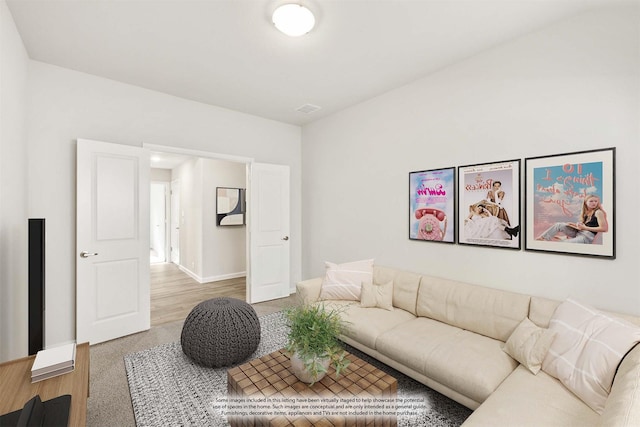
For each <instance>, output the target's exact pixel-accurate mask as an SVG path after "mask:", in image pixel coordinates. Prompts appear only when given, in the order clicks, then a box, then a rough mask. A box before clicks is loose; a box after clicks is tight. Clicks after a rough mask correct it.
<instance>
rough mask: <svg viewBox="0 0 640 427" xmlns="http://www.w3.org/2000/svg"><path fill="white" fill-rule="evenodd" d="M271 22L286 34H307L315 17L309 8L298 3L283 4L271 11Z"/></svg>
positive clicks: (314, 22) (292, 35)
mask: <svg viewBox="0 0 640 427" xmlns="http://www.w3.org/2000/svg"><path fill="white" fill-rule="evenodd" d="M272 19H273V24H274V25H275V26H276V28H277V29H278V30H280V31H282V32H283V33H285V34H286V35H288V36H291V37H298V36H301V35H304V34H307V33H308V32H309V31H311V30H312V29H313V26H314V25H315V24H316V18H315V17H314V16H313V13H311V11H310V10H309V9H307V8H306V7H304V6H301V5H299V4H293V3H289V4H283V5H282V6H280V7H278V8H277V9H276V10H275V11H274V12H273V16H272Z"/></svg>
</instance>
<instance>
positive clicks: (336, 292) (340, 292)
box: [320, 259, 373, 301]
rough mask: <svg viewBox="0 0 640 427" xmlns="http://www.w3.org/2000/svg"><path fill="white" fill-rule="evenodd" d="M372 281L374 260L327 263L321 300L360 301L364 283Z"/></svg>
mask: <svg viewBox="0 0 640 427" xmlns="http://www.w3.org/2000/svg"><path fill="white" fill-rule="evenodd" d="M372 281H373V260H372V259H366V260H362V261H353V262H347V263H343V264H334V263H332V262H325V276H324V280H323V281H322V288H321V289H320V299H321V300H328V299H334V300H351V301H360V288H361V287H362V283H363V282H372Z"/></svg>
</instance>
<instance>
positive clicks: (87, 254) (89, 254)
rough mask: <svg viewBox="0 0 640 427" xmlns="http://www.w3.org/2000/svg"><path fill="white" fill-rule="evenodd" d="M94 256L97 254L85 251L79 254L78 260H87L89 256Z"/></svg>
mask: <svg viewBox="0 0 640 427" xmlns="http://www.w3.org/2000/svg"><path fill="white" fill-rule="evenodd" d="M96 255H98V253H97V252H87V251H82V252H80V258H89V257H90V256H96Z"/></svg>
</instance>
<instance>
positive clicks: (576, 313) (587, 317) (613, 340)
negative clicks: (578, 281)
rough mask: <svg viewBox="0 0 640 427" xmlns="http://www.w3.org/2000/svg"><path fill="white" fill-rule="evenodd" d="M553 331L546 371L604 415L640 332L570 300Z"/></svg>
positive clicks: (554, 321)
mask: <svg viewBox="0 0 640 427" xmlns="http://www.w3.org/2000/svg"><path fill="white" fill-rule="evenodd" d="M549 330H551V331H554V332H555V333H556V337H555V339H554V341H553V344H552V345H551V348H550V349H549V352H548V353H547V356H546V357H545V359H544V362H543V364H542V369H543V370H544V371H545V372H547V373H548V374H549V375H552V376H554V377H556V378H558V379H559V380H560V381H561V382H562V383H563V384H564V385H565V386H567V388H569V389H570V390H571V391H573V392H574V393H575V394H576V395H577V396H578V397H580V398H581V399H582V400H583V401H584V402H585V403H586V404H587V405H589V406H590V407H591V408H592V409H593V410H594V411H596V412H598V413H602V411H603V410H604V405H605V402H606V400H607V397H608V395H609V391H610V390H611V384H612V383H613V377H614V375H615V372H616V369H617V368H618V365H619V363H620V361H621V360H622V358H623V357H624V355H625V354H627V352H628V351H629V350H630V349H631V348H632V347H633V346H634V345H635V344H636V343H638V342H640V328H638V327H637V326H635V325H633V324H631V323H629V322H627V321H625V320H622V319H618V318H615V317H611V316H609V315H606V314H604V313H602V312H600V311H598V310H596V309H594V308H592V307H589V306H588V305H585V304H581V303H579V302H577V301H575V300H573V299H567V300H566V301H564V302H563V303H562V304H560V305H559V306H558V308H557V310H556V312H555V313H554V315H553V318H552V319H551V322H550V324H549Z"/></svg>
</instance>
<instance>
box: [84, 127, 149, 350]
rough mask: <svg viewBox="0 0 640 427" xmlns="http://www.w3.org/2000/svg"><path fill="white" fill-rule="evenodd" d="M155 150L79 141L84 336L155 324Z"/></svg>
mask: <svg viewBox="0 0 640 427" xmlns="http://www.w3.org/2000/svg"><path fill="white" fill-rule="evenodd" d="M149 188H150V181H149V152H148V150H146V149H143V148H140V147H132V146H127V145H120V144H110V143H105V142H99V141H90V140H84V139H79V140H78V149H77V194H76V198H77V208H76V211H77V224H76V228H77V230H76V250H77V256H78V258H77V263H76V339H77V341H78V342H85V341H89V342H90V343H91V344H95V343H99V342H102V341H107V340H110V339H113V338H118V337H121V336H124V335H128V334H131V333H134V332H139V331H143V330H147V329H149V326H150V299H149V298H150V295H149Z"/></svg>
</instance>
